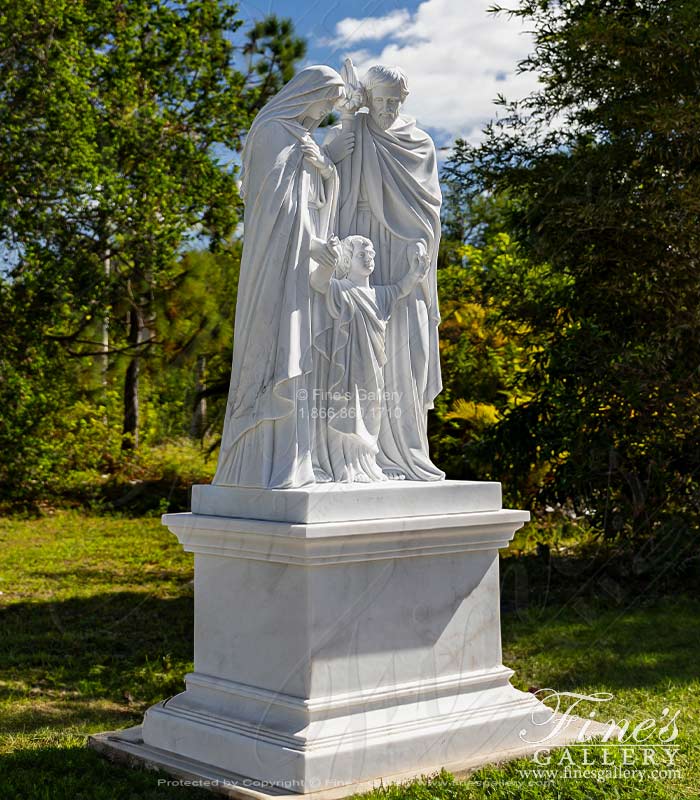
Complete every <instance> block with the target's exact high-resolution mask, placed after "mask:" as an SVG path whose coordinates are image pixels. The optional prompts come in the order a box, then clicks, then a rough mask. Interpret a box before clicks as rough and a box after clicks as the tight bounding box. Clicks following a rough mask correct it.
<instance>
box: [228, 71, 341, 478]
mask: <svg viewBox="0 0 700 800" xmlns="http://www.w3.org/2000/svg"><path fill="white" fill-rule="evenodd" d="M310 69H315V68H310ZM328 71H329V72H331V71H330V69H329V70H328ZM300 74H301V73H300ZM333 75H336V77H337V81H335V79H334V78H333V77H331V78H330V81H331V82H332V86H333V87H335V89H334V90H336V91H338V92H339V91H340V85H341V82H340V79H339V76H337V74H336V73H333ZM336 84H338V86H337V87H336V86H335V85H336ZM312 91H314V90H309V91H308V92H307V94H311V92H312ZM312 99H315V97H313V96H312ZM273 102H274V101H273ZM306 102H307V103H308V101H306ZM297 103H298V101H297ZM296 107H297V106H296V105H295V106H292V108H293V109H296ZM263 114H265V109H263V111H262V112H261V115H263ZM261 115H259V116H261ZM268 117H269V118H263V119H262V121H261V124H259V125H258V127H257V129H256V130H255V136H254V137H253V138H252V140H251V137H250V135H249V142H248V143H247V144H246V147H247V148H248V152H245V151H244V157H245V158H244V170H245V174H244V179H243V186H242V195H243V198H244V201H245V217H244V236H243V253H242V258H241V274H240V280H239V286H238V298H237V302H236V321H235V331H234V350H233V365H232V372H231V384H230V389H229V398H228V404H227V410H226V418H225V421H224V432H223V438H222V443H221V450H220V454H219V462H218V466H217V471H216V475H215V477H214V483H215V484H219V485H234V486H253V487H261V488H289V487H294V486H303V485H306V484H309V483H313V482H314V475H313V467H312V461H311V447H312V431H311V423H310V417H311V415H310V411H309V390H310V386H311V370H312V352H311V348H312V332H311V297H310V295H311V289H310V285H309V274H310V270H311V269H312V268H313V263H312V262H311V259H310V242H311V237H312V236H316V237H319V238H321V239H326V238H327V237H328V236H329V235H330V232H331V223H332V221H333V219H334V217H335V214H336V203H337V195H338V176H337V172H336V171H335V169H334V170H333V173H332V175H331V176H330V178H327V179H324V178H323V177H322V175H321V173H320V171H319V170H318V169H317V168H316V167H315V166H313V165H311V164H309V163H308V161H305V160H304V157H303V153H302V150H301V142H302V140H304V139H305V138H306V137H308V135H309V133H308V131H307V130H306V129H305V128H304V127H302V126H301V125H300V124H299V123H298V122H297V121H296V120H294V119H289V118H287V119H284V118H275V117H274V116H273V115H268Z"/></svg>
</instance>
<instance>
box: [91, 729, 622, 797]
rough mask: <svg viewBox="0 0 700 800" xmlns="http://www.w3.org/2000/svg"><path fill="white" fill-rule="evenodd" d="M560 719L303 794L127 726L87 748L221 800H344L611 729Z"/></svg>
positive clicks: (461, 774)
mask: <svg viewBox="0 0 700 800" xmlns="http://www.w3.org/2000/svg"><path fill="white" fill-rule="evenodd" d="M559 721H561V722H562V726H563V731H562V732H561V733H559V734H557V735H555V736H553V737H551V738H550V740H549V741H548V742H547V744H546V746H544V745H522V746H519V747H517V748H515V749H512V750H499V751H494V752H493V753H490V754H488V755H487V754H484V753H482V754H481V755H479V756H476V757H474V758H464V757H462V758H460V759H459V760H457V761H452V762H445V763H443V764H441V765H440V767H439V768H436V769H434V770H430V769H424V768H420V769H419V768H412V769H408V770H406V771H404V772H400V773H394V774H390V773H383V774H382V776H381V778H374V779H372V780H364V781H357V782H355V783H350V784H344V785H338V784H335V785H331V786H329V787H327V788H325V789H319V790H312V791H309V792H307V793H305V794H300V793H299V792H297V791H295V790H294V789H293V788H290V789H288V790H287V789H283V788H281V787H278V786H274V785H270V784H269V783H266V782H265V781H261V780H255V779H251V778H248V777H246V776H245V775H240V774H236V773H235V772H231V771H230V770H225V769H217V768H216V767H213V766H211V764H205V763H203V762H201V761H195V760H193V759H190V758H186V757H184V756H180V755H177V754H175V753H172V752H167V751H165V750H159V749H157V748H155V747H150V746H149V745H147V744H145V743H144V741H143V730H142V726H141V725H138V726H136V727H134V728H128V729H126V730H123V731H109V732H106V733H99V734H95V735H93V736H90V737H89V738H88V746H89V747H91V748H92V749H93V750H95V751H96V752H98V753H100V754H101V755H103V756H105V757H106V758H108V759H109V760H110V761H113V762H114V763H115V764H121V765H123V766H128V767H142V768H144V769H149V770H162V771H163V772H166V773H168V774H169V775H171V776H173V777H174V778H176V779H179V780H183V781H188V782H192V784H191V785H195V786H199V787H200V788H205V789H209V790H210V791H212V792H214V793H215V794H218V795H221V796H222V797H228V798H235V800H249V798H250V800H272V798H279V797H283V798H285V800H340V799H341V798H345V797H350V796H352V795H356V794H360V793H363V792H369V791H371V790H372V789H375V788H377V787H378V786H387V785H388V784H392V783H404V782H407V781H410V780H414V779H416V778H420V777H422V776H424V775H430V774H431V773H433V772H437V771H438V769H440V768H444V769H446V770H447V771H448V772H451V773H452V774H453V775H455V776H456V777H458V778H459V777H466V776H467V775H468V774H469V773H471V772H473V771H474V770H476V769H478V768H479V767H482V766H485V765H487V764H499V763H502V762H505V761H509V760H512V759H515V758H523V757H526V756H528V755H532V754H533V753H535V752H537V751H539V752H545V751H547V750H550V749H552V748H555V747H560V746H562V745H566V744H569V743H571V742H572V741H574V740H577V739H578V737H579V735H581V736H582V737H584V738H586V739H588V738H589V737H591V736H596V735H599V736H600V735H603V734H604V733H606V732H608V729H607V726H602V725H599V724H598V723H594V724H593V725H591V724H590V723H586V722H585V721H584V720H581V719H578V718H576V717H570V718H569V719H568V720H567V721H566V724H565V725H564V721H563V719H561V718H559V717H558V716H555V717H554V719H553V722H554V723H555V724H556V723H557V722H559Z"/></svg>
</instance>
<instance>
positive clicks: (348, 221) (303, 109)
mask: <svg viewBox="0 0 700 800" xmlns="http://www.w3.org/2000/svg"><path fill="white" fill-rule="evenodd" d="M407 92H408V89H407V84H406V76H405V75H404V73H403V72H402V71H401V70H399V69H397V68H391V67H384V66H375V67H372V68H371V69H370V70H369V72H368V73H367V75H366V76H365V78H364V79H363V81H360V80H359V79H358V78H357V75H356V74H355V72H354V68H353V67H352V62H350V61H349V60H347V61H346V64H345V65H344V67H343V74H342V76H341V75H339V74H338V73H337V72H335V71H334V70H333V69H331V68H330V67H325V66H312V67H307V68H306V69H304V70H302V71H301V72H300V73H299V74H298V75H296V76H295V77H294V78H293V79H292V80H291V81H290V82H289V83H288V84H287V85H286V86H284V88H283V89H282V90H281V91H280V92H279V93H278V94H277V95H276V96H275V97H274V98H273V99H272V100H271V101H270V102H269V103H268V104H267V105H266V106H265V107H264V108H263V109H262V111H261V112H260V113H259V114H258V116H257V117H256V119H255V121H254V123H253V125H252V127H251V130H250V132H249V134H248V137H247V140H246V143H245V147H244V149H243V156H242V161H243V165H242V177H241V180H242V183H241V196H242V198H243V200H244V203H245V217H244V235H243V239H244V244H243V255H242V261H241V274H240V282H239V289H238V300H237V306H236V324H235V333H234V353H233V366H232V374H231V386H230V390H229V398H228V405H227V409H226V417H225V422H224V431H223V438H222V443H221V451H220V455H219V463H218V467H217V471H216V475H215V477H214V481H213V482H214V484H216V485H220V486H241V487H257V488H269V489H287V488H299V487H303V486H308V485H311V484H314V483H316V482H325V481H351V482H352V481H357V482H364V481H384V480H386V479H387V478H388V479H392V480H403V479H408V480H415V481H432V480H441V479H443V478H444V474H443V473H442V472H441V471H440V470H439V469H438V468H437V467H435V466H434V465H433V464H432V462H431V461H430V457H429V454H428V437H427V413H428V410H429V409H430V408H432V406H433V400H434V398H435V396H436V395H437V394H438V392H439V391H440V389H441V378H440V359H439V348H438V334H437V326H438V323H439V313H438V304H437V288H436V286H437V282H436V259H437V250H438V243H439V238H440V202H441V196H440V186H439V182H438V175H437V161H436V155H435V147H434V145H433V143H432V141H431V139H430V137H429V136H428V135H427V134H425V133H423V132H422V131H420V130H419V129H418V128H417V127H416V125H415V121H414V120H412V119H411V118H409V117H405V116H403V115H401V113H400V108H401V103H402V102H403V100H404V99H405V97H406V95H407ZM334 108H339V109H340V110H341V111H342V122H341V124H340V125H339V126H335V127H334V128H331V129H330V130H329V132H328V133H327V135H326V137H325V141H324V142H323V145H322V146H319V145H318V144H317V143H316V142H315V140H314V138H313V136H312V134H313V132H314V131H315V130H316V128H317V126H318V125H319V123H320V122H321V120H323V119H324V118H325V117H326V116H327V115H328V114H329V112H330V111H331V110H333V109H334ZM336 234H337V235H339V236H340V237H341V238H343V239H347V237H348V236H353V235H359V236H363V237H365V238H366V239H369V240H370V241H371V242H372V243H373V248H374V249H375V250H376V269H374V271H373V272H370V273H368V274H367V275H365V276H364V277H362V281H361V282H360V283H357V282H355V281H354V280H353V278H345V279H343V280H344V281H345V283H343V281H342V280H341V281H340V282H336V281H335V280H331V279H330V274H331V272H332V270H333V269H334V268H335V264H336V260H337V258H338V253H337V248H338V239H337V238H334V237H335V236H336ZM417 242H422V243H423V244H422V247H423V252H422V253H421V255H420V258H419V260H420V263H421V264H423V263H424V262H425V260H426V259H427V262H428V263H427V269H426V276H425V279H422V280H418V281H417V280H414V277H415V275H414V273H413V272H412V269H413V267H412V265H413V260H412V259H413V258H414V256H415V258H418V256H416V253H417V250H416V243H417ZM363 252H364V253H365V256H366V253H367V249H366V248H365V249H364V250H363ZM411 253H413V255H411ZM407 256H408V257H407ZM358 258H359V256H358ZM314 274H317V275H321V274H323V275H324V276H327V277H328V280H327V281H326V284H325V285H326V291H325V300H322V299H315V298H314V291H313V290H312V287H311V281H312V276H313V275H314ZM353 274H355V273H354V272H353ZM341 286H342V287H343V288H342V289H341V288H340V287H341ZM363 286H364V287H365V288H362V287H363ZM398 286H405V287H407V288H406V290H405V291H403V290H402V291H401V292H399V293H398V294H396V297H395V298H394V299H393V300H392V302H391V307H392V309H391V313H386V312H387V310H388V306H387V304H386V302H385V300H386V299H387V298H388V297H389V295H390V294H391V293H396V292H398V290H397V289H396V287H398ZM380 287H381V288H380ZM370 289H371V290H372V291H373V292H374V294H373V295H372V299H371V300H369V299H368V298H369V297H370V293H369V292H368V290H370ZM360 298H363V299H362V300H360ZM379 298H381V300H379ZM341 301H342V302H341ZM378 302H379V305H377V303H378ZM351 304H354V308H357V309H360V312H359V315H358V316H356V317H355V320H356V322H357V324H358V325H359V324H360V322H359V321H360V320H361V319H366V320H370V319H371V321H368V322H367V326H368V327H367V331H369V330H370V328H371V329H372V330H376V332H377V334H379V332H381V335H379V336H378V339H377V342H376V346H375V345H370V344H369V340H367V341H365V343H364V345H362V346H361V345H360V344H359V338H358V336H357V335H353V342H352V343H351V345H350V346H349V347H347V348H345V349H344V350H343V352H342V353H340V351H338V352H337V354H339V355H340V356H342V358H343V359H345V360H346V363H345V365H344V367H343V369H342V376H340V375H339V374H338V370H339V369H340V367H339V365H338V364H337V363H335V362H334V361H333V359H332V358H331V359H329V358H328V357H327V355H328V348H329V347H332V346H333V345H332V344H330V345H329V341H328V340H329V339H332V338H333V336H334V334H337V335H338V336H341V335H342V331H344V330H346V328H347V326H345V327H344V324H345V323H344V322H343V321H342V320H344V319H345V316H347V315H348V314H349V313H350V312H349V311H348V309H349V308H350V306H351ZM371 309H375V310H376V312H377V314H378V315H379V316H376V315H375V317H374V318H371ZM334 315H335V316H334ZM363 315H364V316H363ZM350 318H351V317H350V316H348V320H349V319H350ZM348 324H349V326H350V328H352V327H353V324H354V323H353V324H351V323H348ZM367 336H369V333H367ZM365 345H366V346H365ZM365 358H366V359H368V362H367V363H360V361H359V359H365ZM350 360H352V364H350ZM379 360H381V364H380V363H379ZM337 380H342V381H344V383H345V384H347V385H346V389H348V388H350V389H351V393H352V392H355V394H357V392H359V391H360V388H361V387H363V386H364V385H366V386H379V385H381V387H382V399H383V408H382V413H381V414H379V415H378V417H377V418H376V419H375V420H373V421H372V423H371V425H370V427H369V428H366V430H363V434H362V436H365V437H366V441H365V443H364V444H362V445H361V446H360V444H358V443H359V442H360V441H361V439H362V436H359V433H358V432H359V430H360V429H361V428H362V426H363V425H365V426H366V423H367V421H368V420H367V419H366V418H365V417H366V412H368V411H369V408H368V407H362V408H361V409H360V414H359V416H360V418H359V419H356V420H355V421H354V423H353V424H352V425H351V424H350V423H349V422H348V425H349V426H350V427H353V426H354V429H353V433H354V438H353V437H350V438H348V437H347V436H346V437H345V438H343V439H338V435H340V433H341V431H340V429H339V427H338V426H339V424H340V423H339V422H338V421H337V417H336V421H335V422H333V423H331V424H328V412H329V411H333V412H334V411H337V410H338V409H335V407H333V408H330V409H329V408H328V406H327V402H326V400H325V399H324V391H325V388H324V387H327V386H329V385H333V384H334V381H337ZM353 381H356V385H355V387H354V388H352V387H351V386H350V384H352V382H353ZM375 429H376V430H375ZM329 432H330V438H329V435H328V433H329ZM341 442H342V445H341V444H340V443H341ZM370 452H371V455H370Z"/></svg>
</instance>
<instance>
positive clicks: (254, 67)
mask: <svg viewBox="0 0 700 800" xmlns="http://www.w3.org/2000/svg"><path fill="white" fill-rule="evenodd" d="M243 55H244V56H245V59H246V65H247V70H246V82H247V84H248V85H249V86H250V87H251V90H250V91H249V93H248V95H247V97H248V100H249V110H250V111H251V113H256V112H257V111H259V110H260V109H261V108H262V107H263V106H264V105H265V103H267V101H268V100H269V99H270V98H271V97H272V96H273V95H274V94H276V93H277V92H278V91H279V90H280V89H281V88H282V87H283V86H284V84H285V83H287V82H288V81H290V80H291V79H292V78H293V77H294V72H295V70H296V65H297V64H298V63H299V62H300V61H301V60H302V59H303V58H304V56H305V55H306V41H305V40H304V39H301V38H299V37H298V36H295V34H294V25H293V24H292V21H291V20H289V19H280V18H279V17H277V16H276V15H275V14H271V15H270V16H268V17H265V19H262V20H260V21H259V22H256V23H255V25H253V27H252V28H251V29H250V30H249V31H248V32H247V35H246V42H245V44H244V45H243Z"/></svg>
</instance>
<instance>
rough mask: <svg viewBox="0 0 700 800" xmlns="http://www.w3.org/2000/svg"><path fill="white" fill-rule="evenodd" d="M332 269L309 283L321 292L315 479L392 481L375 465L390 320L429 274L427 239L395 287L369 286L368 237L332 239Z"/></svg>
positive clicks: (414, 247) (411, 251)
mask: <svg viewBox="0 0 700 800" xmlns="http://www.w3.org/2000/svg"><path fill="white" fill-rule="evenodd" d="M334 241H335V243H336V249H337V252H338V257H337V260H336V265H335V267H324V266H321V265H319V266H318V267H317V268H316V269H315V270H314V272H312V273H311V286H312V287H313V288H314V289H315V290H316V291H317V292H319V293H320V295H323V298H319V297H318V296H317V297H316V300H323V299H325V303H323V305H325V312H326V313H323V311H322V310H321V309H317V312H319V311H321V313H320V314H319V313H317V314H316V319H317V320H320V324H318V325H317V328H316V330H317V334H316V335H315V337H314V339H315V343H316V349H317V353H318V355H317V358H316V366H315V370H314V371H315V385H316V387H317V388H316V390H315V392H314V394H315V397H314V398H313V399H314V403H312V405H313V407H314V409H315V412H316V420H315V426H314V431H315V443H314V473H315V476H316V480H317V481H318V482H328V481H347V482H353V481H356V482H360V483H369V482H370V481H383V480H386V479H387V476H386V475H384V473H383V472H382V470H381V469H380V467H379V466H378V464H377V453H378V446H377V440H378V437H379V427H380V423H381V415H382V395H383V390H384V376H383V367H384V364H385V363H386V351H385V347H384V345H385V338H386V325H387V321H388V320H389V317H390V316H391V314H392V312H393V310H394V308H395V307H396V303H397V301H398V300H400V299H401V298H402V297H405V296H406V295H408V294H410V293H411V291H413V288H414V287H415V286H416V284H417V283H418V282H419V281H421V280H423V279H424V278H425V276H426V274H427V271H428V267H429V265H430V261H429V258H428V253H427V249H426V246H425V243H424V242H423V241H418V242H415V243H414V244H411V245H409V246H408V248H407V257H408V262H409V270H408V272H407V274H406V275H405V276H404V277H403V278H402V279H401V280H400V281H399V282H398V283H396V284H392V285H390V286H370V283H369V277H370V275H371V274H372V272H373V271H374V256H375V252H374V246H373V245H372V242H371V241H370V240H369V239H366V238H365V237H364V236H348V237H347V238H345V239H343V241H342V242H338V240H337V239H335V240H334Z"/></svg>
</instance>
